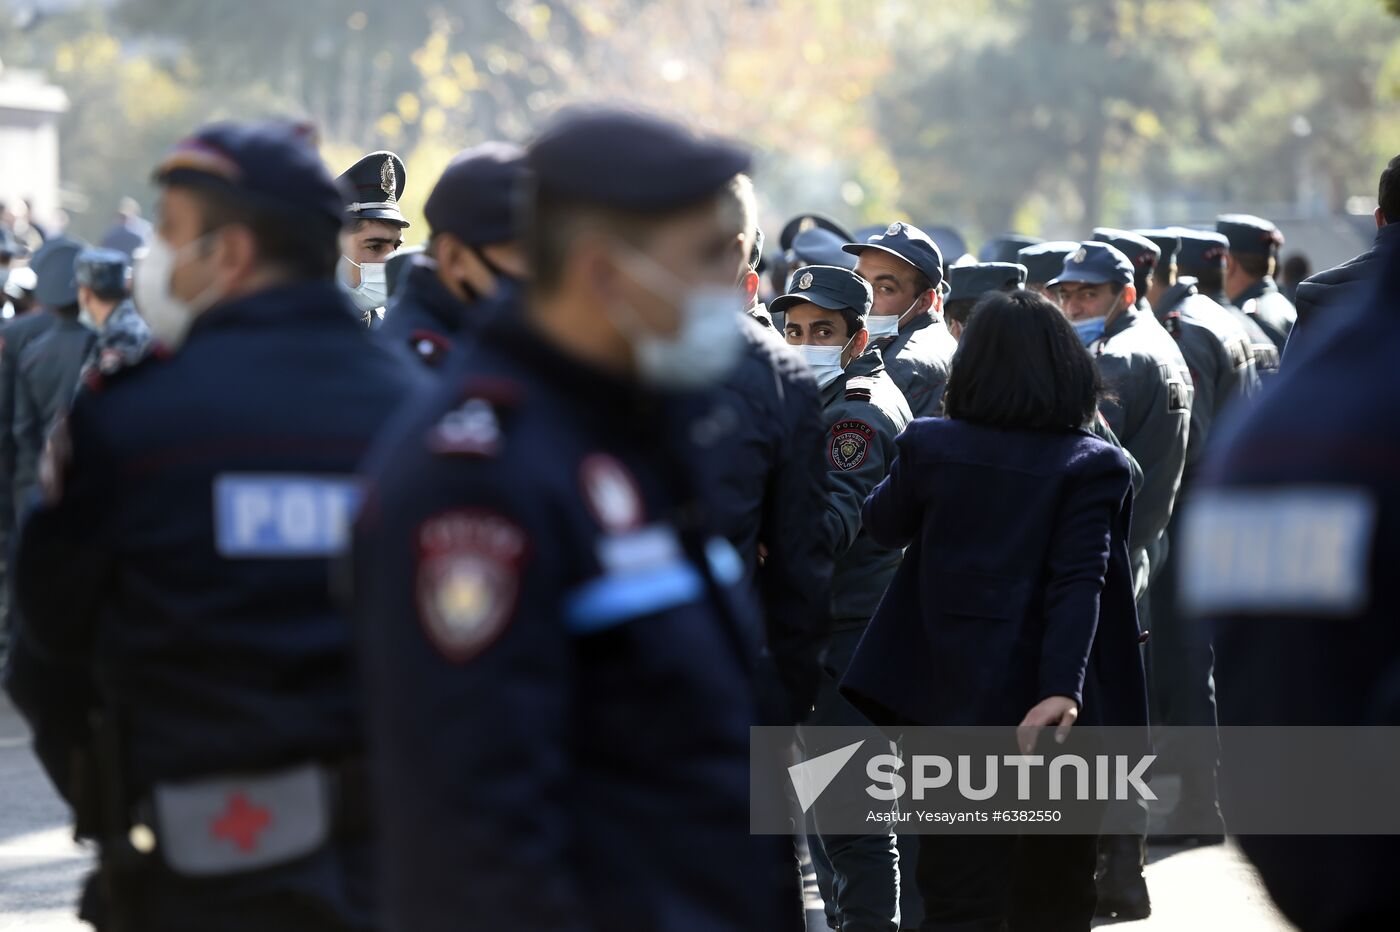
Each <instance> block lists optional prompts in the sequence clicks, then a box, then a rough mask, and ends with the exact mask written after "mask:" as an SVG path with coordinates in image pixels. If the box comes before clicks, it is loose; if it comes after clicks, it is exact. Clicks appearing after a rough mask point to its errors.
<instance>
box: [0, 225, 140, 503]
mask: <svg viewBox="0 0 1400 932" xmlns="http://www.w3.org/2000/svg"><path fill="white" fill-rule="evenodd" d="M93 252H95V250H90V249H82V250H79V249H76V248H72V249H55V250H52V251H50V252H48V253H47V254H46V255H45V256H44V261H43V263H42V264H40V265H39V267H38V276H39V286H40V289H41V290H42V291H43V292H44V293H45V295H46V298H47V303H48V306H49V307H50V308H51V310H52V313H53V315H54V318H55V323H54V325H53V326H52V327H50V328H49V329H48V330H47V331H46V332H45V333H42V334H40V335H39V336H38V337H35V338H34V339H33V340H32V341H30V343H29V344H28V345H27V346H26V347H25V348H24V350H23V351H22V352H21V353H20V355H19V371H18V372H16V373H15V421H14V436H15V480H14V495H15V514H16V516H17V517H19V518H21V519H22V518H23V515H24V512H25V510H26V509H27V508H28V507H29V506H30V504H31V499H32V497H33V495H34V490H35V489H36V488H37V487H38V484H39V456H40V454H41V453H42V452H43V450H44V444H45V442H46V441H47V440H48V436H49V430H50V429H51V428H52V427H53V426H54V424H55V423H56V422H57V420H58V417H59V415H60V414H62V413H63V412H64V411H66V410H68V406H69V404H71V403H72V401H73V393H74V392H75V391H77V389H78V377H79V376H80V375H81V374H82V371H83V363H84V362H86V361H87V358H88V355H89V353H91V351H92V347H93V345H94V344H95V343H96V342H97V335H96V334H95V333H93V331H92V328H90V327H88V326H86V325H85V324H84V323H83V322H82V321H81V320H79V317H80V315H81V309H82V306H83V303H82V302H83V298H84V297H86V298H88V299H89V300H91V299H92V297H93V295H92V289H91V288H90V287H89V286H88V285H86V284H83V282H84V281H91V278H90V273H91V272H92V269H91V266H90V265H88V264H87V263H85V262H83V260H84V259H85V258H90V257H91V255H92V253H93ZM123 271H124V269H123ZM79 276H81V278H80V277H79ZM124 286H125V275H124V274H123V275H122V280H121V281H120V282H119V283H118V285H117V287H118V288H124ZM85 292H86V294H84V293H85Z"/></svg>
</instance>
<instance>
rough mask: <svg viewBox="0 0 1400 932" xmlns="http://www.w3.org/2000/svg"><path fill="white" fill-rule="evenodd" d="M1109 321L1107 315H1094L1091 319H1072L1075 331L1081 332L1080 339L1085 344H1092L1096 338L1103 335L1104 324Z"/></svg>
mask: <svg viewBox="0 0 1400 932" xmlns="http://www.w3.org/2000/svg"><path fill="white" fill-rule="evenodd" d="M1107 322H1108V318H1107V317H1094V318H1091V319H1089V320H1075V321H1071V323H1073V324H1074V329H1075V331H1076V332H1077V333H1078V334H1079V339H1080V340H1081V341H1082V342H1083V343H1084V345H1085V346H1089V345H1091V344H1092V343H1093V342H1094V341H1095V340H1098V339H1101V338H1102V337H1103V328H1104V324H1106V323H1107Z"/></svg>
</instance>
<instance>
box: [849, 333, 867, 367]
mask: <svg viewBox="0 0 1400 932" xmlns="http://www.w3.org/2000/svg"><path fill="white" fill-rule="evenodd" d="M869 346H870V331H869V330H866V329H865V328H864V327H861V328H860V330H859V332H857V333H856V335H855V337H854V338H853V339H852V340H851V358H852V359H859V358H860V357H862V356H864V355H865V350H866V348H867V347H869Z"/></svg>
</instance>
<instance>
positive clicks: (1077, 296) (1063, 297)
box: [1057, 282, 1121, 320]
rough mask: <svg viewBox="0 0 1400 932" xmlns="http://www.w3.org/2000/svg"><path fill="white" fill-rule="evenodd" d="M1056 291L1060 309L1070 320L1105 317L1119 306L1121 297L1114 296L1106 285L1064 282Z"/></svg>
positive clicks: (1109, 286) (1111, 288) (1110, 287)
mask: <svg viewBox="0 0 1400 932" xmlns="http://www.w3.org/2000/svg"><path fill="white" fill-rule="evenodd" d="M1057 290H1058V291H1059V293H1060V307H1061V308H1063V309H1064V312H1065V316H1066V317H1068V318H1069V319H1070V320H1093V319H1094V318H1096V317H1107V316H1108V315H1109V314H1110V313H1111V312H1112V311H1113V310H1114V309H1115V308H1116V307H1117V306H1118V305H1119V304H1120V298H1121V295H1115V294H1114V293H1113V287H1112V286H1111V285H1107V284H1091V283H1089V282H1065V283H1064V284H1062V285H1060V286H1059V288H1058V289H1057Z"/></svg>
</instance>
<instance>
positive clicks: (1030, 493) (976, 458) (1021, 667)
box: [842, 292, 1147, 930]
mask: <svg viewBox="0 0 1400 932" xmlns="http://www.w3.org/2000/svg"><path fill="white" fill-rule="evenodd" d="M1099 393H1100V386H1099V380H1098V374H1097V370H1096V368H1095V366H1094V363H1093V360H1092V359H1091V358H1090V357H1089V355H1088V353H1087V352H1086V351H1085V349H1084V347H1083V345H1082V344H1081V343H1080V341H1079V339H1078V337H1077V336H1076V335H1075V332H1074V329H1073V328H1072V327H1071V326H1070V324H1069V322H1068V321H1066V320H1065V319H1064V317H1063V316H1062V315H1061V313H1060V311H1059V309H1057V308H1056V307H1055V306H1054V305H1053V304H1051V303H1050V302H1048V301H1046V300H1045V299H1044V298H1041V297H1040V296H1038V295H1036V294H1033V293H1031V292H1012V293H1009V294H1003V293H996V294H992V295H989V296H988V297H987V298H985V299H983V301H982V302H981V303H980V304H979V305H978V307H977V308H976V309H975V310H974V313H973V316H972V317H971V319H970V321H969V324H968V327H967V329H966V331H965V332H964V334H963V337H962V342H961V344H960V346H959V349H958V352H957V354H956V355H955V356H954V358H953V364H952V372H951V375H950V378H949V381H948V388H947V393H946V395H945V402H944V403H945V410H946V412H947V417H946V418H945V419H934V418H921V419H919V420H916V421H914V422H913V423H912V424H911V425H910V426H909V428H908V429H907V430H906V431H905V432H904V434H903V435H901V437H900V438H899V441H898V457H897V458H896V459H895V461H894V464H893V466H892V468H891V470H890V475H889V477H888V478H887V479H885V481H884V482H882V483H881V484H880V485H879V486H878V487H877V488H876V489H875V491H874V492H873V493H871V496H870V498H869V499H868V500H867V501H866V503H865V511H864V520H865V525H864V526H865V529H866V530H867V531H868V532H869V533H870V535H871V536H872V537H873V538H874V539H875V540H876V541H878V542H879V543H881V544H883V545H885V546H889V547H907V548H908V550H907V552H906V553H905V557H904V562H903V564H902V565H901V567H900V570H899V572H898V574H897V575H896V576H895V578H894V580H893V582H892V583H891V584H890V588H889V590H888V591H887V592H886V594H885V599H884V602H883V603H882V604H881V606H880V609H879V610H878V611H877V612H876V614H875V617H874V618H873V619H872V620H871V622H870V626H869V628H868V629H867V631H866V633H865V636H864V637H863V639H862V640H861V643H860V645H859V647H858V648H857V650H856V653H855V656H854V658H853V659H852V661H851V665H850V668H849V670H848V672H847V674H846V676H845V679H844V680H843V681H842V691H843V693H845V694H846V696H847V697H848V698H849V699H850V700H851V701H852V702H853V703H854V704H855V705H856V706H857V707H859V708H860V709H861V710H862V711H864V712H865V713H866V714H867V715H868V716H869V717H870V719H871V720H872V721H874V722H875V723H877V724H882V725H886V726H891V727H901V726H909V725H916V726H961V725H978V726H990V725H1009V726H1015V725H1036V726H1053V727H1055V728H1056V730H1057V734H1059V735H1061V736H1064V735H1067V734H1068V732H1069V729H1070V727H1071V726H1072V725H1073V724H1074V723H1075V722H1079V723H1083V724H1091V725H1119V726H1125V725H1126V726H1145V725H1146V722H1147V699H1146V688H1145V684H1144V677H1143V668H1142V659H1141V655H1140V653H1139V649H1138V622H1137V611H1136V608H1135V605H1134V601H1133V579H1132V568H1131V565H1130V563H1129V558H1128V544H1127V539H1128V525H1129V521H1130V519H1131V514H1132V477H1131V473H1130V472H1129V466H1128V461H1127V459H1126V458H1125V457H1124V454H1123V452H1122V451H1121V450H1119V449H1117V448H1115V447H1113V446H1110V445H1109V444H1107V443H1104V442H1103V441H1102V440H1099V439H1098V438H1096V437H1094V436H1092V435H1091V434H1090V433H1088V432H1087V431H1085V430H1084V429H1082V428H1083V425H1085V424H1087V423H1089V421H1090V419H1091V418H1092V417H1093V416H1094V413H1095V411H1096V407H1097V403H1098V398H1099ZM1095 849H1096V839H1095V838H1094V837H1092V836H1055V835H1035V836H1032V835H1025V836H1021V837H1020V838H1019V839H1018V837H1017V836H1009V835H1002V836H991V835H984V836H947V835H937V836H933V835H926V836H924V837H923V838H922V839H921V854H920V857H919V865H918V883H919V887H920V891H921V892H922V894H923V896H924V898H925V902H926V907H927V911H928V919H927V921H926V922H925V925H924V927H923V928H925V929H946V928H957V929H969V930H970V929H983V928H986V929H998V928H1003V925H1002V923H1003V922H1008V923H1009V925H1010V928H1012V929H1021V928H1024V929H1036V930H1058V929H1088V928H1089V924H1090V921H1091V919H1092V917H1093V912H1094V899H1095V896H1094V866H1095Z"/></svg>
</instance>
